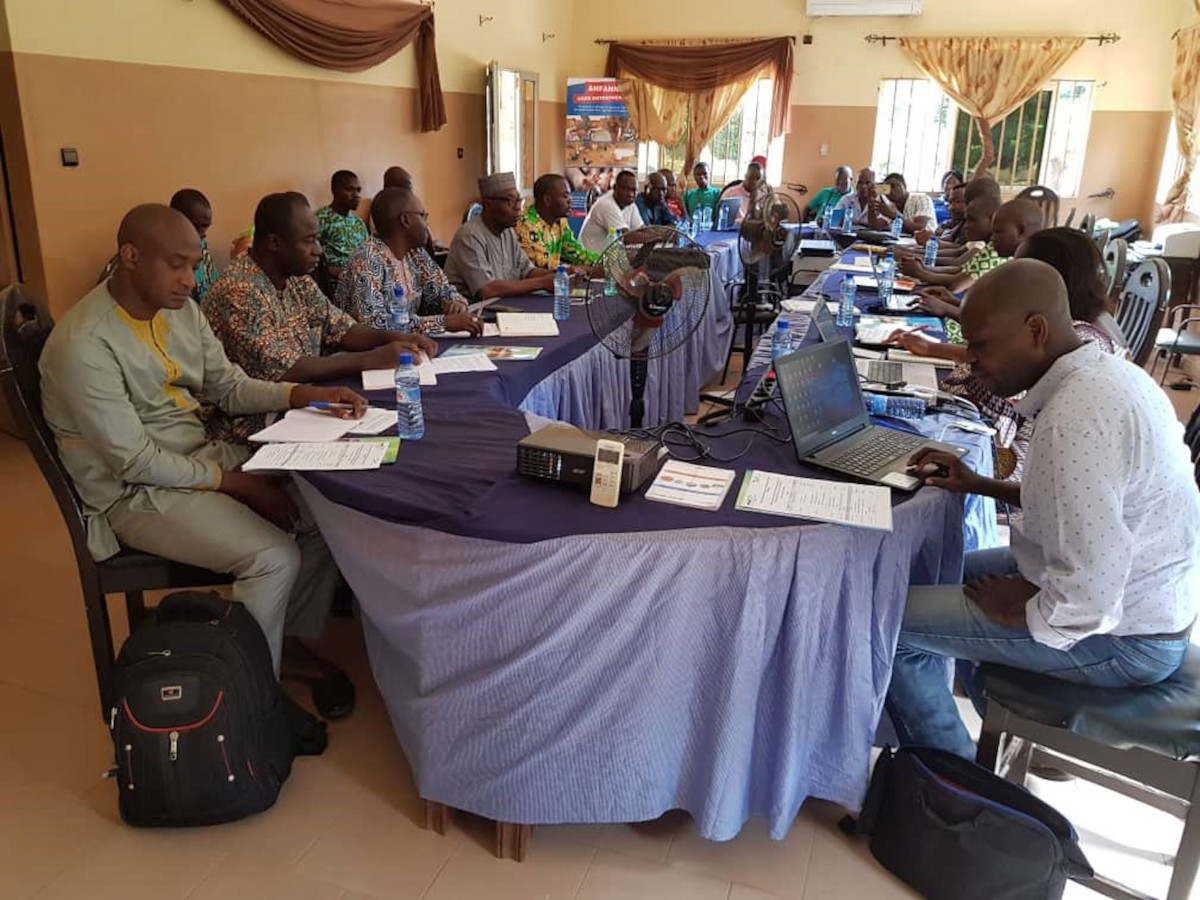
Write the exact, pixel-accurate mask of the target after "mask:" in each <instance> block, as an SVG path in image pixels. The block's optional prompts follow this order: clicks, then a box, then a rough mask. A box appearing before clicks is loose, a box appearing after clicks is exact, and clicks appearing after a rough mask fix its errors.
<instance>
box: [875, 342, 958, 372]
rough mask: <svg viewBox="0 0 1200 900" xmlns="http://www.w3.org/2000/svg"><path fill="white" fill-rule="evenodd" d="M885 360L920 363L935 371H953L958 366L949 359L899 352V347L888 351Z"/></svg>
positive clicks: (905, 351) (904, 351)
mask: <svg viewBox="0 0 1200 900" xmlns="http://www.w3.org/2000/svg"><path fill="white" fill-rule="evenodd" d="M887 358H888V359H890V360H893V361H894V362H903V363H920V364H922V365H926V366H933V367H934V368H935V369H953V368H954V367H955V366H956V365H958V363H956V362H954V361H953V360H950V359H938V358H937V357H933V356H915V355H914V354H912V353H909V352H908V351H907V350H901V349H900V348H899V347H892V348H891V349H889V350H888V355H887Z"/></svg>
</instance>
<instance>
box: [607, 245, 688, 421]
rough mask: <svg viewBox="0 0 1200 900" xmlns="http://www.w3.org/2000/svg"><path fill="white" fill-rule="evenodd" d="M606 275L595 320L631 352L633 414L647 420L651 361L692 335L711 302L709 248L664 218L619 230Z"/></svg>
mask: <svg viewBox="0 0 1200 900" xmlns="http://www.w3.org/2000/svg"><path fill="white" fill-rule="evenodd" d="M600 265H601V266H603V268H604V276H605V278H604V283H603V285H601V284H600V283H599V282H598V281H596V282H593V285H594V289H593V290H592V291H591V296H590V297H589V300H588V304H587V316H588V323H589V324H590V325H591V326H592V332H593V333H594V334H595V335H596V338H597V340H599V341H600V343H601V344H603V345H604V346H605V347H607V348H608V350H609V352H610V353H612V354H613V356H616V357H617V358H618V359H628V360H629V378H630V383H631V387H632V397H631V399H630V403H629V422H630V425H631V426H632V427H634V428H641V427H642V420H643V418H644V416H645V411H646V403H645V397H646V375H647V372H648V370H649V365H648V363H649V361H650V360H651V359H656V358H658V357H660V356H666V355H667V354H669V353H673V352H675V351H676V350H678V349H679V348H680V347H682V346H683V345H684V344H685V343H687V341H688V339H689V338H690V337H691V336H692V335H693V334H694V333H695V331H696V329H697V328H698V327H700V323H701V322H702V321H703V320H704V315H705V313H706V312H707V310H708V301H709V294H710V292H711V281H710V276H709V266H710V258H709V255H708V252H707V251H706V250H704V248H702V247H701V246H700V245H698V244H696V243H695V242H694V241H692V240H691V239H690V238H689V237H688V236H687V235H685V234H682V233H681V232H679V231H676V230H675V229H674V228H667V227H664V226H661V225H653V226H649V227H645V228H639V229H637V230H635V231H631V232H630V233H629V234H627V235H625V237H624V238H623V239H621V238H618V239H617V240H615V241H613V242H612V243H611V244H609V246H608V247H607V248H606V249H605V251H604V254H603V256H602V257H601V259H600Z"/></svg>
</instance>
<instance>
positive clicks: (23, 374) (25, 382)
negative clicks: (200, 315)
mask: <svg viewBox="0 0 1200 900" xmlns="http://www.w3.org/2000/svg"><path fill="white" fill-rule="evenodd" d="M0 316H3V328H2V330H0V386H2V387H3V390H4V399H5V401H6V402H7V403H8V410H9V413H10V414H11V415H12V418H13V421H14V422H16V424H17V427H18V428H20V429H21V436H22V437H23V438H25V442H26V443H27V444H28V445H29V449H30V452H32V453H33V458H34V460H36V461H37V464H38V468H39V469H41V471H42V476H43V477H44V478H45V479H46V483H47V484H48V485H49V486H50V491H51V493H53V494H54V500H55V502H56V503H58V509H59V512H61V513H62V517H63V521H64V522H65V523H66V526H67V532H68V534H70V536H71V548H72V549H73V550H74V551H75V561H76V562H77V563H78V564H79V568H80V575H81V576H82V577H85V578H86V577H88V575H89V574H90V575H91V576H92V577H94V578H97V579H98V575H96V563H95V561H94V560H93V559H92V554H91V552H90V551H89V550H88V546H87V526H86V524H85V522H84V518H83V511H82V507H81V504H80V501H79V496H78V495H77V494H76V493H75V487H74V485H73V484H72V483H71V478H70V476H69V475H68V474H67V471H66V469H64V468H63V466H62V462H61V461H60V460H59V458H58V448H57V446H56V444H55V442H54V434H53V432H51V431H50V426H49V425H47V424H46V419H45V417H44V416H43V415H42V391H41V376H40V375H39V373H38V360H39V359H41V355H42V347H43V346H44V345H45V343H46V338H48V337H49V336H50V332H51V331H52V330H53V328H54V320H53V319H52V318H51V317H50V313H48V312H47V311H46V308H45V306H43V305H42V303H41V301H40V300H38V299H37V298H36V297H35V296H34V295H33V294H32V293H30V291H29V290H28V289H27V288H25V287H24V286H23V285H19V284H14V285H12V286H11V287H8V288H5V289H4V290H3V291H0Z"/></svg>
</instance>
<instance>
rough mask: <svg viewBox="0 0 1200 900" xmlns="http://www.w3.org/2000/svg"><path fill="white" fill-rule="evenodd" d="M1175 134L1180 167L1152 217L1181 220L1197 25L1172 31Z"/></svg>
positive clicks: (1199, 41)
mask: <svg viewBox="0 0 1200 900" xmlns="http://www.w3.org/2000/svg"><path fill="white" fill-rule="evenodd" d="M1171 100H1172V102H1173V103H1174V115H1175V135H1176V138H1177V140H1178V142H1179V158H1180V160H1181V162H1182V164H1183V169H1182V171H1180V173H1179V177H1178V178H1176V179H1175V182H1174V184H1172V185H1171V189H1170V190H1169V191H1167V196H1166V198H1165V199H1164V200H1163V203H1162V206H1160V207H1159V208H1158V213H1157V215H1155V217H1154V221H1155V222H1156V223H1159V222H1182V221H1183V219H1184V216H1185V215H1186V214H1187V204H1188V194H1189V193H1190V192H1191V187H1192V174H1193V173H1194V171H1195V168H1196V150H1197V147H1196V114H1197V111H1198V110H1197V107H1198V106H1200V25H1193V26H1192V27H1191V28H1184V29H1182V30H1181V31H1180V32H1179V33H1178V34H1177V35H1175V77H1174V78H1173V79H1172V80H1171Z"/></svg>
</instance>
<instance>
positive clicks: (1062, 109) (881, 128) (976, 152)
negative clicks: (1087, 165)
mask: <svg viewBox="0 0 1200 900" xmlns="http://www.w3.org/2000/svg"><path fill="white" fill-rule="evenodd" d="M1093 87H1094V84H1093V82H1091V81H1078V80H1062V81H1052V82H1050V84H1049V85H1048V86H1047V87H1045V88H1044V89H1043V90H1041V91H1039V92H1038V93H1037V94H1035V95H1034V96H1033V97H1031V98H1029V100H1027V101H1026V102H1025V103H1023V104H1022V105H1021V106H1020V107H1018V108H1017V109H1015V110H1014V111H1013V112H1011V113H1009V114H1008V115H1007V116H1006V117H1005V118H1004V119H1003V120H1002V121H1000V122H997V123H996V124H995V125H993V126H992V143H993V144H994V146H995V148H996V162H995V163H993V164H992V167H991V172H992V174H993V175H994V176H995V177H996V180H997V181H999V182H1000V185H1001V187H1004V188H1008V189H1011V190H1018V191H1019V190H1021V189H1022V188H1026V187H1029V186H1030V185H1033V184H1044V185H1046V186H1047V187H1050V188H1051V189H1053V190H1054V191H1055V192H1056V193H1057V194H1059V195H1060V196H1063V197H1073V196H1075V195H1076V194H1078V192H1079V183H1080V179H1081V178H1082V175H1083V153H1084V149H1085V148H1086V147H1087V139H1088V130H1089V128H1090V126H1091V118H1092V92H1093ZM982 156H983V146H982V143H981V141H980V139H979V129H978V128H976V127H975V122H974V120H973V119H972V118H971V117H970V116H969V115H967V114H966V113H965V112H963V111H962V110H961V109H959V108H958V107H957V106H956V105H955V104H954V103H953V102H952V101H951V100H950V98H949V97H947V96H946V95H945V94H943V93H942V91H941V90H940V89H939V88H938V87H937V85H935V84H934V83H933V82H932V81H927V80H924V79H919V78H888V79H884V81H883V83H882V84H881V85H880V89H879V106H878V109H877V112H876V117H875V147H874V152H873V153H872V159H874V161H875V165H876V171H877V173H878V174H879V175H880V176H882V175H883V174H884V173H886V172H903V173H904V177H905V180H906V181H907V182H908V184H909V187H910V188H912V189H913V190H920V191H936V190H940V188H941V183H940V181H941V176H942V173H944V172H946V171H948V170H950V169H958V170H959V171H962V172H970V171H972V170H973V169H974V168H975V166H977V165H978V164H979V160H980V158H981V157H982Z"/></svg>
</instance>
